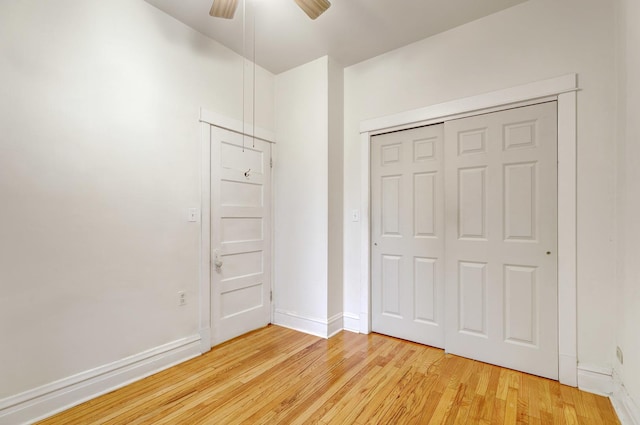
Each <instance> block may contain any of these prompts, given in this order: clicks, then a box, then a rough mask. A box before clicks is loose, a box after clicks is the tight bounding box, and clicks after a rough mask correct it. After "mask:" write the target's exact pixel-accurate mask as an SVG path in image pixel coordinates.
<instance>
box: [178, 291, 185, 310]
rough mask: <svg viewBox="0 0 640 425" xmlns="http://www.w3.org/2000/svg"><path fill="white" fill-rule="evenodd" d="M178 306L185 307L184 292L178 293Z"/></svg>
mask: <svg viewBox="0 0 640 425" xmlns="http://www.w3.org/2000/svg"><path fill="white" fill-rule="evenodd" d="M178 305H179V306H181V307H182V306H183V305H187V293H186V292H184V291H180V292H178Z"/></svg>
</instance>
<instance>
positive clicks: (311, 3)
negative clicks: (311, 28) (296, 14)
mask: <svg viewBox="0 0 640 425" xmlns="http://www.w3.org/2000/svg"><path fill="white" fill-rule="evenodd" d="M295 2H296V3H297V4H298V6H300V9H302V10H303V11H304V13H306V14H307V15H308V16H309V17H310V18H311V19H316V18H317V17H318V16H320V15H322V14H323V13H324V12H325V10H327V9H328V8H329V7H331V3H329V1H328V0H295Z"/></svg>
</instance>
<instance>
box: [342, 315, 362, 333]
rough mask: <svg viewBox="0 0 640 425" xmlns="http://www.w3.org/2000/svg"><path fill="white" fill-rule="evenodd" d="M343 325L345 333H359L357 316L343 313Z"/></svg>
mask: <svg viewBox="0 0 640 425" xmlns="http://www.w3.org/2000/svg"><path fill="white" fill-rule="evenodd" d="M343 323H344V325H343V327H344V330H345V331H349V332H355V333H360V316H358V315H357V314H353V313H344V314H343Z"/></svg>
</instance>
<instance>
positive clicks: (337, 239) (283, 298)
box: [274, 56, 343, 336]
mask: <svg viewBox="0 0 640 425" xmlns="http://www.w3.org/2000/svg"><path fill="white" fill-rule="evenodd" d="M275 99H276V102H275V103H276V140H277V147H276V148H277V161H276V165H275V169H274V182H275V183H274V187H275V226H274V229H275V230H274V234H275V253H274V256H275V291H276V294H275V297H274V299H275V304H276V305H275V310H276V314H275V323H277V324H281V325H284V326H289V327H293V328H296V329H299V330H302V331H305V332H310V333H314V334H317V335H321V336H328V335H330V334H331V333H333V332H334V331H336V330H339V329H341V328H342V306H343V302H342V301H343V298H342V294H343V285H342V264H343V255H342V248H343V231H342V221H343V214H342V211H343V207H342V202H343V199H342V198H343V196H342V193H343V191H342V188H343V179H342V169H343V163H342V155H343V114H342V103H343V72H342V67H341V66H340V65H339V64H337V63H335V62H334V61H333V60H332V59H330V58H329V57H327V56H325V57H322V58H320V59H317V60H315V61H312V62H309V63H307V64H305V65H302V66H299V67H297V68H294V69H292V70H289V71H287V72H284V73H282V74H279V75H277V76H276V89H275ZM331 319H334V320H331Z"/></svg>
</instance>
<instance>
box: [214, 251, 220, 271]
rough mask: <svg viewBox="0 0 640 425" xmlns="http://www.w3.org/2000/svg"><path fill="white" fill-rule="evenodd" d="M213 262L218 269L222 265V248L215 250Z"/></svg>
mask: <svg viewBox="0 0 640 425" xmlns="http://www.w3.org/2000/svg"><path fill="white" fill-rule="evenodd" d="M213 264H214V265H215V266H216V268H218V269H219V268H221V267H222V257H221V256H220V250H218V249H216V250H215V251H213Z"/></svg>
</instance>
